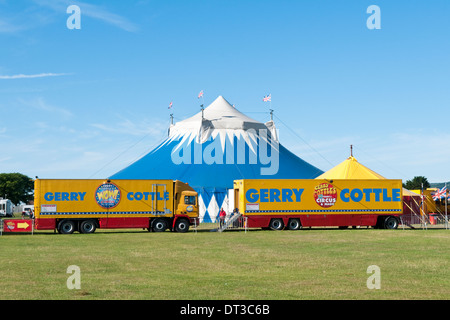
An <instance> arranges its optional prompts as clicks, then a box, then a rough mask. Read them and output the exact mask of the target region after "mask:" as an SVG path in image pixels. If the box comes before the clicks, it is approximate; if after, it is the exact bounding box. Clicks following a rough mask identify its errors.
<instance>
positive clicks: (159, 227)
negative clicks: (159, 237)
mask: <svg viewBox="0 0 450 320" xmlns="http://www.w3.org/2000/svg"><path fill="white" fill-rule="evenodd" d="M152 229H153V231H154V232H163V231H166V229H167V222H166V220H164V219H161V218H158V219H155V220H154V221H153V223H152Z"/></svg>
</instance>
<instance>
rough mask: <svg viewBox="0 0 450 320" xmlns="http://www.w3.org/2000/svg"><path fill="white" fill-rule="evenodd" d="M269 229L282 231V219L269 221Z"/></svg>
mask: <svg viewBox="0 0 450 320" xmlns="http://www.w3.org/2000/svg"><path fill="white" fill-rule="evenodd" d="M269 228H270V229H271V230H283V228H284V223H283V219H278V218H277V219H272V220H270V223H269Z"/></svg>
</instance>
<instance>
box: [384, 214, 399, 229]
mask: <svg viewBox="0 0 450 320" xmlns="http://www.w3.org/2000/svg"><path fill="white" fill-rule="evenodd" d="M383 226H384V228H385V229H397V227H398V220H397V218H396V217H393V216H389V217H386V219H385V220H384V225H383Z"/></svg>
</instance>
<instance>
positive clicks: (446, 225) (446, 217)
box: [444, 182, 448, 229]
mask: <svg viewBox="0 0 450 320" xmlns="http://www.w3.org/2000/svg"><path fill="white" fill-rule="evenodd" d="M444 201H445V229H448V216H447V202H448V189H447V182H446V183H445V198H444Z"/></svg>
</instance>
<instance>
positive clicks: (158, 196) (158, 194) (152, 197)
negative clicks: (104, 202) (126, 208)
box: [127, 191, 169, 201]
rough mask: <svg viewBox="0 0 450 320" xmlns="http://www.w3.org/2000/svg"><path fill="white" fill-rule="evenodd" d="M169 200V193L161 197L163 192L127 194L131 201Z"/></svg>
mask: <svg viewBox="0 0 450 320" xmlns="http://www.w3.org/2000/svg"><path fill="white" fill-rule="evenodd" d="M155 198H156V200H169V192H168V191H166V192H163V195H161V192H128V193H127V199H128V200H130V201H133V200H137V201H140V200H155Z"/></svg>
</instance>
